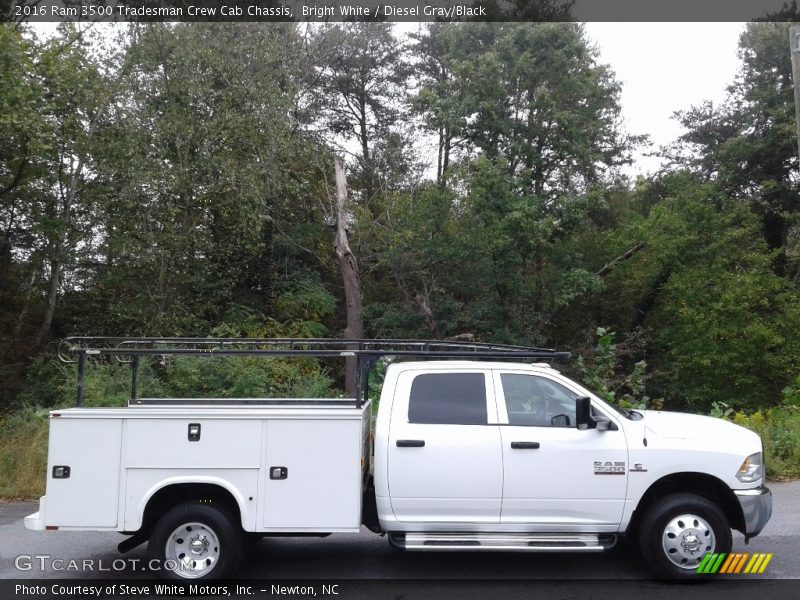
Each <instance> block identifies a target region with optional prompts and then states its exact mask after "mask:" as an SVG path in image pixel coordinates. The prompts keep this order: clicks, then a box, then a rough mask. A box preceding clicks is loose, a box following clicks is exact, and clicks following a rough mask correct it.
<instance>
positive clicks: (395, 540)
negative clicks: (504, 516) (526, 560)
mask: <svg viewBox="0 0 800 600" xmlns="http://www.w3.org/2000/svg"><path fill="white" fill-rule="evenodd" d="M389 541H390V542H391V543H392V544H393V545H395V546H397V547H399V548H403V549H405V550H450V551H467V550H480V551H486V550H499V551H504V552H509V551H516V552H603V551H605V550H610V549H611V548H613V547H614V546H615V545H616V543H617V536H616V535H614V534H591V533H405V534H403V533H393V534H389Z"/></svg>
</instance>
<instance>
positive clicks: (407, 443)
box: [397, 440, 425, 448]
mask: <svg viewBox="0 0 800 600" xmlns="http://www.w3.org/2000/svg"><path fill="white" fill-rule="evenodd" d="M424 445H425V440H397V447H398V448H422V447H423V446H424Z"/></svg>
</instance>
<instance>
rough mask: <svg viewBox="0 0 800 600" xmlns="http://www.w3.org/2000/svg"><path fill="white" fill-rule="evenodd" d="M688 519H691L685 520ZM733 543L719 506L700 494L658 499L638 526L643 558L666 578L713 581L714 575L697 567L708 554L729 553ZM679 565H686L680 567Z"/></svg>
mask: <svg viewBox="0 0 800 600" xmlns="http://www.w3.org/2000/svg"><path fill="white" fill-rule="evenodd" d="M685 516H689V517H690V518H688V519H684V518H682V517H685ZM668 528H669V529H668ZM673 540H674V541H673ZM731 544H732V538H731V529H730V525H729V524H728V520H727V519H726V518H725V515H724V514H723V513H722V511H721V510H720V509H719V507H718V506H717V505H716V504H714V503H713V502H711V501H709V500H708V499H706V498H704V497H702V496H698V495H697V494H689V493H679V494H670V495H669V496H665V497H664V498H661V499H660V500H657V501H656V502H655V503H654V504H653V505H652V506H650V508H648V509H647V512H646V513H645V514H644V517H643V518H642V521H641V522H640V524H639V550H640V552H641V556H642V559H643V560H644V562H645V563H646V564H647V566H648V567H649V568H650V570H651V571H652V572H653V573H654V574H655V575H656V576H657V577H660V578H663V579H670V580H680V581H702V580H704V579H711V578H713V577H714V575H712V574H703V573H698V572H697V566H698V564H699V563H700V562H701V561H702V559H703V557H704V556H705V555H706V553H707V552H726V553H727V552H730V550H731ZM678 562H682V563H683V564H681V565H680V566H679V565H678V564H677V563H678Z"/></svg>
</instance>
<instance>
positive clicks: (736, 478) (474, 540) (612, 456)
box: [374, 361, 771, 578]
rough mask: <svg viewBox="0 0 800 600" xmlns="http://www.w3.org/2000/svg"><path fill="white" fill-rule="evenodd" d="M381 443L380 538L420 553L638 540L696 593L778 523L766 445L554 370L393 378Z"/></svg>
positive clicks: (446, 368) (426, 370)
mask: <svg viewBox="0 0 800 600" xmlns="http://www.w3.org/2000/svg"><path fill="white" fill-rule="evenodd" d="M581 406H583V410H584V411H586V412H587V414H586V417H584V419H583V422H581V415H580V414H579V413H580V411H581ZM587 408H588V411H587V410H586V409H587ZM587 417H588V418H587ZM375 440H376V441H375V457H374V460H375V496H376V503H377V513H378V517H379V519H380V525H381V528H382V529H383V530H384V531H389V532H391V534H390V539H391V540H392V542H393V543H395V544H397V545H398V546H401V547H403V548H407V549H411V550H481V549H503V550H524V551H532V550H534V549H539V550H542V551H577V552H597V551H603V550H606V549H609V548H611V547H613V546H614V544H615V543H616V542H617V540H618V539H619V538H620V537H622V536H625V535H626V534H628V536H629V537H630V538H633V539H634V540H636V539H638V541H639V544H640V546H641V550H642V554H643V556H645V560H647V562H648V564H649V565H650V566H651V568H653V570H654V571H655V572H656V573H658V574H659V575H664V576H668V577H680V578H683V577H693V576H695V575H696V571H697V567H698V565H699V564H700V563H701V561H702V560H703V558H704V557H705V556H706V554H707V553H713V552H727V551H728V550H729V549H730V545H731V536H730V529H731V528H733V529H736V530H739V531H741V532H742V533H744V534H745V536H747V537H748V538H749V537H752V536H753V535H756V534H757V533H758V532H760V531H761V529H762V528H763V526H764V524H765V523H766V521H767V520H768V519H769V516H770V514H771V495H770V493H769V491H768V490H767V489H766V488H765V487H763V470H762V467H761V466H760V465H761V460H762V458H761V457H762V454H761V453H762V448H761V441H760V439H759V437H758V436H757V435H756V434H755V433H753V432H751V431H748V430H746V429H744V428H742V427H739V426H737V425H734V424H732V423H729V422H726V421H723V420H721V419H714V418H711V417H703V416H697V415H684V414H678V413H668V412H660V411H623V410H620V409H618V408H615V407H613V406H612V405H609V404H607V403H606V402H604V401H603V400H601V399H600V398H599V397H597V396H596V395H595V394H593V393H592V392H591V391H589V390H587V389H586V388H584V387H582V386H581V385H579V384H578V383H576V382H574V381H572V380H570V379H569V378H567V377H565V376H564V375H562V374H561V373H559V371H558V370H556V369H555V368H552V367H551V366H549V365H547V364H533V365H531V364H513V363H501V362H497V363H487V362H466V361H464V362H456V361H437V362H430V361H427V362H409V363H396V364H393V365H391V366H390V367H389V369H388V371H387V375H386V380H385V383H384V388H383V393H382V395H381V402H380V409H379V411H378V418H377V422H376V435H375ZM665 499H666V501H665ZM668 517H669V518H668ZM680 517H683V518H682V519H681V518H680ZM673 521H674V522H673ZM656 530H658V531H656ZM648 556H649V557H650V559H648V558H647V557H648Z"/></svg>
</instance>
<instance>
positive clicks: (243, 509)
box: [126, 475, 249, 531]
mask: <svg viewBox="0 0 800 600" xmlns="http://www.w3.org/2000/svg"><path fill="white" fill-rule="evenodd" d="M189 483H199V484H205V485H216V486H219V487H221V488H223V489H224V490H226V491H227V492H229V493H230V495H231V496H233V498H234V500H236V504H237V505H238V506H239V514H240V517H241V525H242V529H244V530H245V531H247V525H248V523H247V521H248V519H247V516H248V514H249V512H248V508H247V504H246V503H245V499H244V497H243V496H242V494H241V492H239V490H238V489H237V488H236V487H235V486H234V485H232V484H231V483H230V482H229V481H226V480H225V479H222V478H220V477H211V476H208V475H179V476H176V477H168V478H167V479H162V480H161V481H159V482H158V483H157V484H155V485H154V486H153V487H151V488H150V489H149V490H148V491H147V493H146V494H145V495H144V496H143V497H142V499H141V501H140V502H139V507H138V510H137V512H136V515H135V518H136V521H135V522H131V523H130V525H128V524H127V519H126V529H129V530H131V531H135V530H138V529H139V528H140V527H141V526H142V520H143V517H144V511H145V509H146V508H147V504H148V503H149V502H150V499H151V498H152V497H153V496H154V495H155V494H156V493H158V492H159V491H160V490H163V489H164V488H166V487H168V486H171V485H181V484H189ZM126 516H127V515H126Z"/></svg>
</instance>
